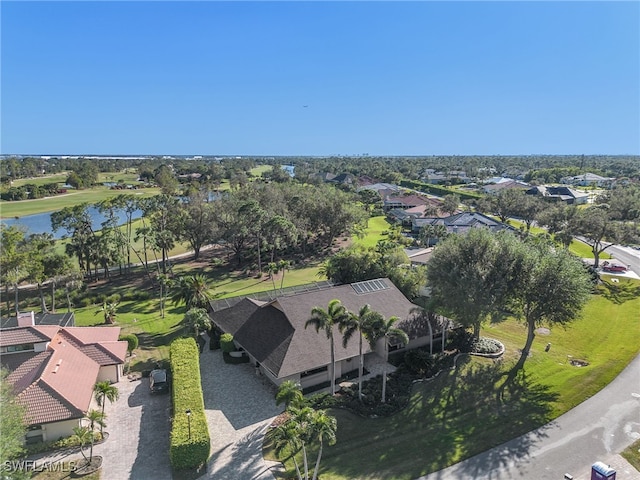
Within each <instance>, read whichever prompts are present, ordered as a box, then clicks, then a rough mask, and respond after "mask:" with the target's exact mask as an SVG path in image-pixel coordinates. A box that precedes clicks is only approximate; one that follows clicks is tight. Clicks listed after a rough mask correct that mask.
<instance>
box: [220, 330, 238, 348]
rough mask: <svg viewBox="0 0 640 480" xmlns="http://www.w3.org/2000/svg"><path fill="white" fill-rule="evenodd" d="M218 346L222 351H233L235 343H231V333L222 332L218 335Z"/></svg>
mask: <svg viewBox="0 0 640 480" xmlns="http://www.w3.org/2000/svg"><path fill="white" fill-rule="evenodd" d="M220 348H221V349H222V351H223V352H224V353H229V352H233V351H235V349H236V344H235V343H233V335H231V334H230V333H223V334H222V335H220Z"/></svg>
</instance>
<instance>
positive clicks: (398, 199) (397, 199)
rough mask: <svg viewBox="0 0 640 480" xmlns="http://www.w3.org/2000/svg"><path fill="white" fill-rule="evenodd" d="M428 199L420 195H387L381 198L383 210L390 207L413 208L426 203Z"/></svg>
mask: <svg viewBox="0 0 640 480" xmlns="http://www.w3.org/2000/svg"><path fill="white" fill-rule="evenodd" d="M427 203H429V202H428V200H427V199H426V198H425V197H423V196H421V195H387V196H386V197H385V198H383V199H382V209H383V210H384V211H387V210H391V209H392V208H402V209H407V208H413V207H419V206H424V205H427Z"/></svg>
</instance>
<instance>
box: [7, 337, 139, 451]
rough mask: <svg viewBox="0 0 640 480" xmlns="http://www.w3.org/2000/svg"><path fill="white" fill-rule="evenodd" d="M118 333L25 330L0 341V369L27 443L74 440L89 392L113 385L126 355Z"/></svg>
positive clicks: (90, 401) (89, 397)
mask: <svg viewBox="0 0 640 480" xmlns="http://www.w3.org/2000/svg"><path fill="white" fill-rule="evenodd" d="M119 335H120V328H119V327H59V326H57V325H30V326H19V327H15V328H7V329H3V330H2V334H1V335H0V363H1V364H2V367H4V368H6V369H7V370H8V371H9V372H10V373H9V375H8V376H7V382H8V383H9V384H10V385H11V386H12V387H13V391H14V393H15V394H16V396H17V401H18V402H19V403H21V404H22V405H24V407H25V409H26V418H25V420H26V422H27V424H28V433H27V436H26V442H27V443H35V442H39V441H45V442H46V441H52V440H57V439H59V438H62V437H66V436H69V435H72V434H73V428H74V427H77V426H78V425H79V422H80V419H81V418H82V417H83V416H84V415H85V414H86V412H87V411H88V410H89V409H90V407H91V404H92V400H93V386H94V385H95V383H96V382H99V381H109V382H118V381H119V380H120V379H121V377H122V367H123V364H124V361H125V357H126V354H127V342H124V341H119V340H118V337H119Z"/></svg>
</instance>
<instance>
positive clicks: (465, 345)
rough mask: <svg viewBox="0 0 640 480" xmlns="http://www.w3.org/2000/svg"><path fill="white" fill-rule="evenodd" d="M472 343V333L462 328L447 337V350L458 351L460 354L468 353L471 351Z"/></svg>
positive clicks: (473, 339)
mask: <svg viewBox="0 0 640 480" xmlns="http://www.w3.org/2000/svg"><path fill="white" fill-rule="evenodd" d="M474 342H475V338H473V333H471V332H469V331H468V330H465V329H464V328H458V329H456V330H454V331H453V332H452V333H451V335H449V341H448V348H450V349H453V350H459V351H460V352H462V353H470V352H471V351H473V344H474Z"/></svg>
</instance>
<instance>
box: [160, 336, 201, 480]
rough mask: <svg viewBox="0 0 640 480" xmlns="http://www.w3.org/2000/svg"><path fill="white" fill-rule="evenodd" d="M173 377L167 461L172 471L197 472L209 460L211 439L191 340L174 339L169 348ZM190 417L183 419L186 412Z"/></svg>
mask: <svg viewBox="0 0 640 480" xmlns="http://www.w3.org/2000/svg"><path fill="white" fill-rule="evenodd" d="M170 361H171V372H172V374H173V383H172V396H173V411H174V416H173V423H172V426H171V444H170V447H169V457H170V459H171V465H172V466H173V467H174V468H176V469H187V468H197V467H199V466H200V465H202V464H204V463H205V462H206V461H207V458H208V457H209V450H210V447H211V439H210V437H209V428H208V426H207V418H206V416H205V413H204V399H203V397H202V386H201V383H200V352H199V350H198V346H197V345H196V341H195V340H194V339H193V338H178V339H176V340H174V341H173V342H172V343H171V347H170ZM187 411H190V412H191V414H190V415H187V414H186V412H187Z"/></svg>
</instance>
